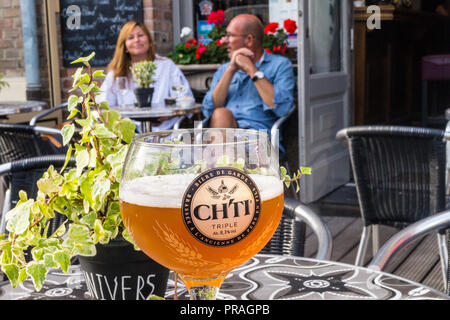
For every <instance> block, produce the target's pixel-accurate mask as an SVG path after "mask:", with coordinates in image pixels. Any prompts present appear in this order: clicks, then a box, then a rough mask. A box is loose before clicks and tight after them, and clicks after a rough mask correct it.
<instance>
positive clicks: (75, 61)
mask: <svg viewBox="0 0 450 320" xmlns="http://www.w3.org/2000/svg"><path fill="white" fill-rule="evenodd" d="M94 56H95V52H92V53H91V54H90V55H89V56H87V57H81V58H78V59H76V60H74V61H72V62H71V64H75V63H80V62H82V63H84V65H88V64H87V62H89V60H91V59H92V58H93V57H94Z"/></svg>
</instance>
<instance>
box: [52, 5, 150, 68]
mask: <svg viewBox="0 0 450 320" xmlns="http://www.w3.org/2000/svg"><path fill="white" fill-rule="evenodd" d="M60 7H61V14H60V17H61V29H62V30H61V31H62V32H61V33H62V46H63V64H64V67H73V65H71V64H70V62H71V61H73V60H76V59H78V58H79V57H82V56H87V55H89V54H90V53H91V52H92V51H95V53H96V56H95V59H93V60H91V65H93V66H94V67H100V66H106V65H108V63H109V62H110V60H111V58H112V56H113V54H114V49H115V48H116V42H117V36H118V35H119V32H120V29H121V28H122V26H123V24H124V23H126V22H127V21H129V20H137V21H141V22H142V21H143V9H142V1H135V0H111V1H106V0H97V1H87V0H78V1H77V5H76V6H74V5H73V1H71V0H60ZM75 7H76V8H75Z"/></svg>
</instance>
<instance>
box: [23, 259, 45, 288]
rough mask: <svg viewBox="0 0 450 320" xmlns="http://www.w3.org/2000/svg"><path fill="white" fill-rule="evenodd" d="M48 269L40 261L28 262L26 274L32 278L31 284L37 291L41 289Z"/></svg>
mask: <svg viewBox="0 0 450 320" xmlns="http://www.w3.org/2000/svg"><path fill="white" fill-rule="evenodd" d="M47 271H48V269H47V268H46V267H45V266H44V264H43V263H41V262H34V261H32V262H30V263H29V264H28V266H27V274H28V275H29V276H30V277H31V280H33V284H34V286H35V288H36V290H37V291H40V290H41V289H42V286H43V285H44V281H45V277H46V275H47Z"/></svg>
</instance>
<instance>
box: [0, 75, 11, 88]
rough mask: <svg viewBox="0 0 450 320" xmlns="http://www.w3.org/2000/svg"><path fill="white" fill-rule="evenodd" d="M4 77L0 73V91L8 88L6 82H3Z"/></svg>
mask: <svg viewBox="0 0 450 320" xmlns="http://www.w3.org/2000/svg"><path fill="white" fill-rule="evenodd" d="M4 76H5V75H4V74H3V73H1V72H0V91H1V90H2V88H4V87H9V83H8V82H6V81H5V80H3V77H4Z"/></svg>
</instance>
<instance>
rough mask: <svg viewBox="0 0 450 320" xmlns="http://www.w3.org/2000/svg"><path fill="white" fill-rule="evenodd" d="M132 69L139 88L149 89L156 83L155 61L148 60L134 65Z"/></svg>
mask: <svg viewBox="0 0 450 320" xmlns="http://www.w3.org/2000/svg"><path fill="white" fill-rule="evenodd" d="M130 69H131V72H132V73H133V75H134V76H135V78H136V82H137V84H138V85H139V87H141V88H148V87H149V86H150V85H151V84H152V83H154V82H155V80H154V79H153V76H154V75H155V70H156V65H155V63H154V62H153V61H150V60H147V61H141V62H136V63H133V65H132V66H131V67H130Z"/></svg>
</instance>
